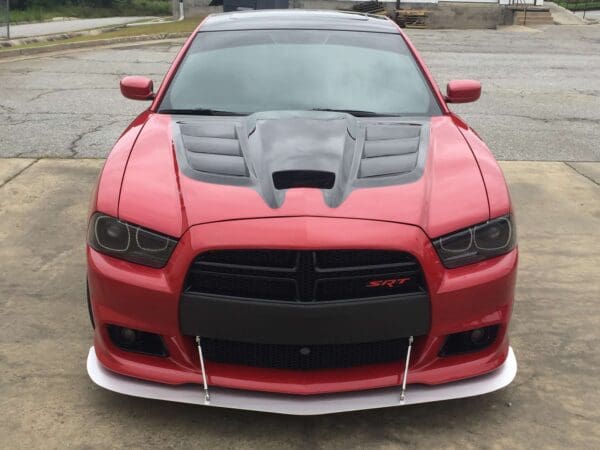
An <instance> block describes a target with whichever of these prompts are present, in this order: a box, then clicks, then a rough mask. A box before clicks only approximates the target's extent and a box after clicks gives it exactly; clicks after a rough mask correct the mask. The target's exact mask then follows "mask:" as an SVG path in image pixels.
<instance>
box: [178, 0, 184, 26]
mask: <svg viewBox="0 0 600 450" xmlns="http://www.w3.org/2000/svg"><path fill="white" fill-rule="evenodd" d="M184 17H185V16H184V13H183V0H179V19H177V21H178V22H179V21H181V20H183V19H184Z"/></svg>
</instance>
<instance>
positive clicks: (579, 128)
mask: <svg viewBox="0 0 600 450" xmlns="http://www.w3.org/2000/svg"><path fill="white" fill-rule="evenodd" d="M408 34H409V35H410V37H411V38H412V40H413V42H414V43H415V45H416V46H417V48H418V49H419V50H420V51H421V52H422V53H423V56H424V57H425V60H426V62H427V64H428V65H429V67H430V68H431V70H432V72H433V75H434V76H435V78H436V79H437V81H438V82H439V84H440V86H442V87H443V86H445V84H446V82H447V81H449V80H450V79H455V78H475V79H479V80H481V81H482V83H483V96H482V98H481V100H480V101H478V102H476V103H473V104H467V105H454V106H453V107H452V108H453V109H454V110H455V111H456V112H457V113H459V114H460V115H461V116H463V117H464V118H465V119H466V120H467V121H468V122H469V123H470V124H471V125H472V126H473V127H474V128H475V129H476V130H477V131H478V132H479V133H480V134H481V135H482V136H483V138H484V139H485V140H486V142H487V143H488V144H489V146H490V148H491V149H492V151H493V152H494V153H495V155H496V157H497V158H499V159H504V160H556V161H600V145H598V142H600V126H599V125H600V78H599V77H598V76H597V74H598V73H600V53H599V52H598V51H597V47H598V38H597V36H598V35H600V26H579V27H577V26H560V27H548V28H545V29H544V30H543V31H541V32H540V33H514V32H511V31H510V30H498V31H492V30H439V31H430V30H409V31H408ZM181 42H182V41H175V42H173V41H169V42H160V43H152V44H137V45H134V46H132V45H123V46H115V47H112V48H96V49H88V50H83V51H77V52H69V53H66V54H54V55H47V56H42V57H38V58H30V59H24V60H20V61H4V62H0V156H17V155H19V156H23V157H25V156H26V157H44V156H51V157H70V156H76V157H83V158H85V157H103V156H105V155H106V154H107V152H108V151H109V150H110V148H111V147H112V145H113V144H114V142H115V140H116V139H117V137H118V136H119V135H120V133H121V132H122V131H123V129H124V128H125V127H126V126H127V124H128V123H129V122H130V121H131V120H132V119H133V118H134V117H135V116H136V114H138V113H139V112H141V111H142V110H143V109H144V108H145V107H146V106H147V103H145V102H134V101H130V100H126V99H124V98H122V97H121V96H120V93H119V87H118V82H119V79H120V78H121V77H122V76H124V75H128V74H136V75H146V76H150V77H151V78H153V79H154V82H155V84H156V85H158V83H159V82H160V80H161V79H162V77H163V75H164V73H165V72H166V70H167V68H168V67H169V64H170V62H171V61H172V59H173V57H174V56H175V53H176V52H177V50H178V49H179V47H180V45H181ZM41 122H43V125H40V123H41ZM90 130H91V131H90ZM73 143H75V145H76V146H77V151H76V152H75V153H73Z"/></svg>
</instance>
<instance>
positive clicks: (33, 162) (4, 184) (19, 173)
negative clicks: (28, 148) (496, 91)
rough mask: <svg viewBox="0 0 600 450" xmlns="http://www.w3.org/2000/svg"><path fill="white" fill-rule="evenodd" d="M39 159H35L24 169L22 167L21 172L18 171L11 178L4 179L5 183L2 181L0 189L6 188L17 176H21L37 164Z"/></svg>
mask: <svg viewBox="0 0 600 450" xmlns="http://www.w3.org/2000/svg"><path fill="white" fill-rule="evenodd" d="M40 159H41V158H37V159H35V160H33V161H31V163H29V164H27V165H26V166H25V167H23V168H22V169H21V170H19V171H18V172H17V173H15V174H14V175H13V176H11V177H8V178H7V179H6V181H4V183H2V184H0V188H3V187H4V186H6V185H7V184H8V183H10V182H11V181H12V180H14V179H15V178H17V177H18V176H19V175H21V174H22V173H23V172H25V171H26V170H27V169H29V168H30V167H31V166H33V165H34V164H35V163H36V162H38V161H39V160H40Z"/></svg>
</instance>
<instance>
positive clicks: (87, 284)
mask: <svg viewBox="0 0 600 450" xmlns="http://www.w3.org/2000/svg"><path fill="white" fill-rule="evenodd" d="M85 291H86V294H87V307H88V314H89V315H90V322H91V323H92V328H93V329H96V324H95V323H94V312H93V311H92V301H91V300H90V282H89V280H88V279H86V280H85Z"/></svg>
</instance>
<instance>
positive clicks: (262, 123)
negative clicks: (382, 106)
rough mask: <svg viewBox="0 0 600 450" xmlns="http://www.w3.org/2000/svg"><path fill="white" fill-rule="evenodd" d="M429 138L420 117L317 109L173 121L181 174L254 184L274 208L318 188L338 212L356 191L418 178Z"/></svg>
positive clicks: (186, 118)
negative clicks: (293, 192)
mask: <svg viewBox="0 0 600 450" xmlns="http://www.w3.org/2000/svg"><path fill="white" fill-rule="evenodd" d="M428 136H429V122H428V121H424V120H412V119H406V118H391V119H387V118H386V119H380V118H360V119H358V118H356V117H354V116H352V115H350V114H345V113H335V112H334V113H332V112H321V111H306V112H304V111H298V112H295V111H273V112H263V113H256V114H252V115H250V116H247V117H205V116H196V117H189V116H187V117H174V123H173V140H174V144H175V149H176V153H177V161H178V163H179V166H180V168H181V170H182V171H183V173H184V174H185V175H186V176H188V177H191V178H194V179H198V180H201V181H205V182H209V183H218V184H230V185H241V186H248V187H252V188H254V189H256V190H257V191H258V192H259V193H260V194H261V196H262V197H263V199H264V200H265V202H266V203H267V204H268V205H269V206H270V207H272V208H278V207H280V206H281V205H282V204H283V202H284V201H285V193H286V191H287V190H288V189H295V188H315V189H320V190H321V191H322V192H323V197H324V200H325V203H326V204H327V205H328V206H329V207H331V208H335V207H337V206H339V205H340V204H342V203H343V201H344V200H345V198H346V197H347V196H348V194H349V193H350V192H351V191H352V190H353V189H356V188H366V187H374V186H386V185H392V184H403V183H408V182H411V181H415V180H417V179H418V178H419V177H420V176H421V175H422V172H423V168H424V165H425V159H426V153H427V146H428V145H427V144H428V142H427V141H428Z"/></svg>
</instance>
